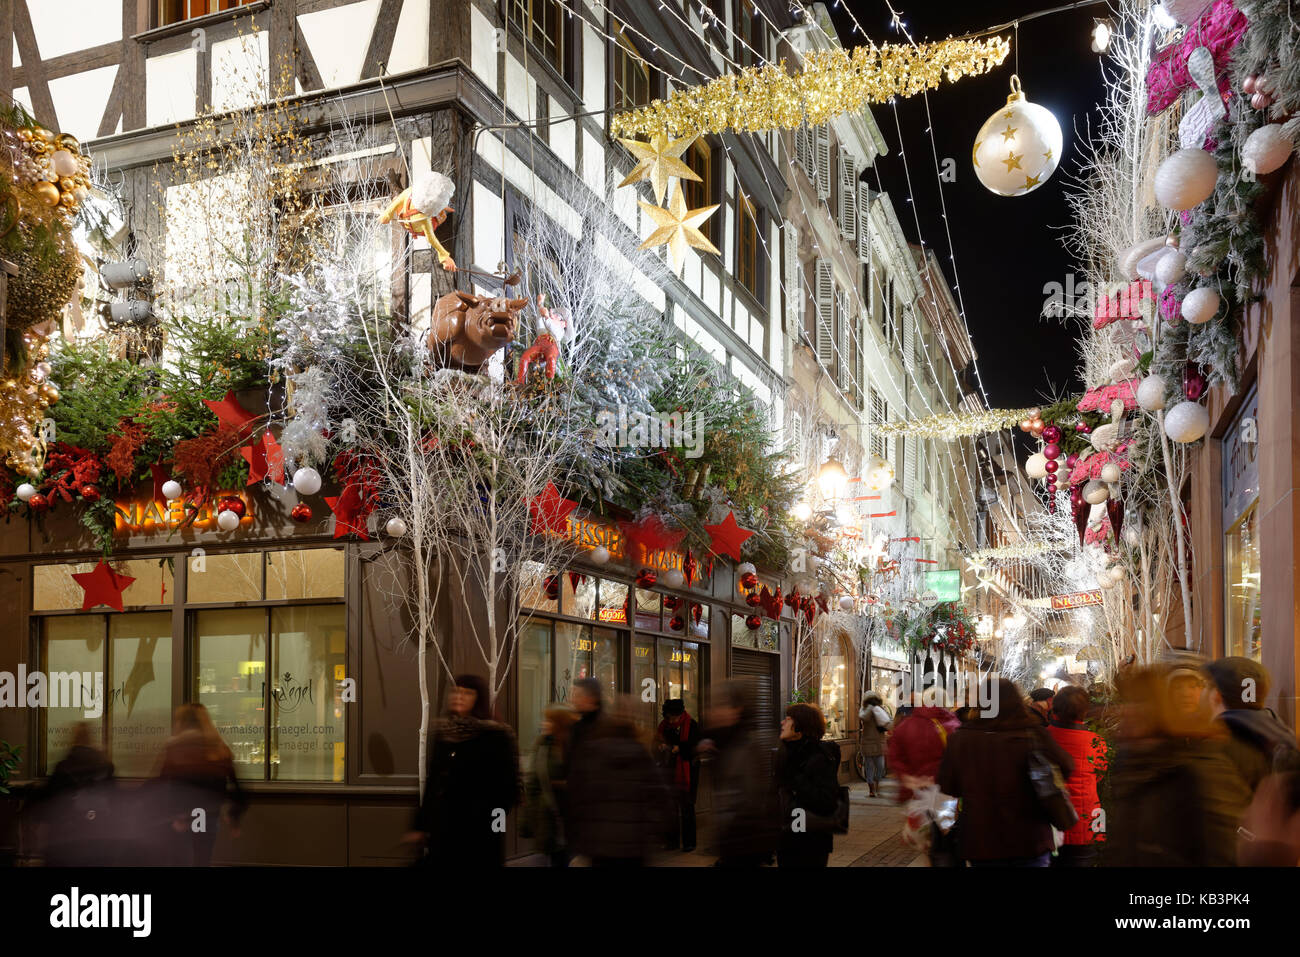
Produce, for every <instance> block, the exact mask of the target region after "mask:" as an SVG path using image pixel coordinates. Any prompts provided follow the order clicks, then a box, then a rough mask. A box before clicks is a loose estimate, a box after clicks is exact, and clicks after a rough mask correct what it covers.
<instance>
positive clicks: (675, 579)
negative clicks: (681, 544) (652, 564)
mask: <svg viewBox="0 0 1300 957" xmlns="http://www.w3.org/2000/svg"><path fill="white" fill-rule="evenodd" d="M664 584H665V585H667V586H668V587H669V588H681V587H682V586H683V585H685V584H686V576H685V575H683V574H682V570H681V569H680V568H670V569H668V571H666V572H664Z"/></svg>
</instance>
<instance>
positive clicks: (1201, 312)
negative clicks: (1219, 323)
mask: <svg viewBox="0 0 1300 957" xmlns="http://www.w3.org/2000/svg"><path fill="white" fill-rule="evenodd" d="M1179 311H1180V312H1182V314H1183V318H1184V319H1186V320H1187V321H1188V322H1190V323H1192V325H1196V326H1199V325H1201V324H1202V323H1206V322H1209V321H1210V320H1211V319H1213V318H1214V314H1215V313H1216V312H1218V311H1219V294H1218V293H1217V292H1215V291H1214V290H1213V289H1211V288H1209V287H1208V286H1202V287H1201V288H1200V289H1193V290H1192V291H1191V292H1189V293H1188V294H1187V295H1186V296H1185V297H1184V298H1183V302H1182V305H1181V306H1179Z"/></svg>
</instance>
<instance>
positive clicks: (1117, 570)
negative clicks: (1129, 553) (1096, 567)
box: [1108, 565, 1124, 585]
mask: <svg viewBox="0 0 1300 957" xmlns="http://www.w3.org/2000/svg"><path fill="white" fill-rule="evenodd" d="M1108 574H1109V575H1110V580H1111V581H1113V582H1114V583H1115V584H1116V585H1118V584H1119V583H1120V582H1122V581H1123V580H1124V566H1123V565H1111V566H1110V569H1109V571H1108Z"/></svg>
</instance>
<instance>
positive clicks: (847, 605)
mask: <svg viewBox="0 0 1300 957" xmlns="http://www.w3.org/2000/svg"><path fill="white" fill-rule="evenodd" d="M852 610H853V596H852V595H841V596H840V611H852Z"/></svg>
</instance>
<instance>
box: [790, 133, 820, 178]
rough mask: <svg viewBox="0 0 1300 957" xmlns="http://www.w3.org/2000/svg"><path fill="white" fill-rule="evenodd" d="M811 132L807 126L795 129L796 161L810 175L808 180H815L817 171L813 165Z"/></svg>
mask: <svg viewBox="0 0 1300 957" xmlns="http://www.w3.org/2000/svg"><path fill="white" fill-rule="evenodd" d="M811 135H812V134H811V131H810V130H809V129H808V127H807V126H796V127H795V129H794V161H795V162H796V163H798V164H799V165H800V166H802V167H803V171H804V172H805V173H807V174H808V178H809V179H811V180H815V179H816V178H817V171H816V170H815V169H814V168H813V164H812V144H811V142H810V139H811Z"/></svg>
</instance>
